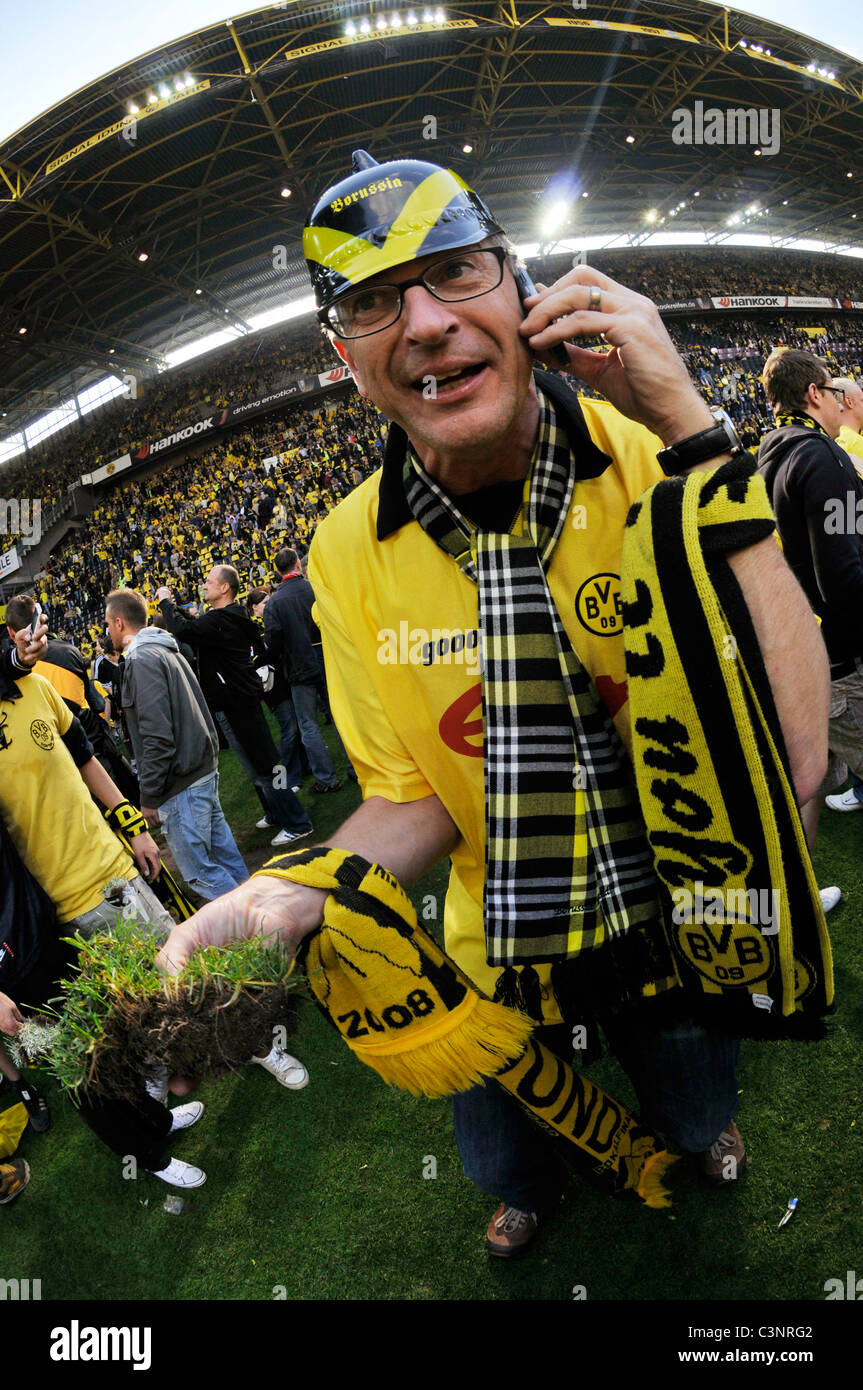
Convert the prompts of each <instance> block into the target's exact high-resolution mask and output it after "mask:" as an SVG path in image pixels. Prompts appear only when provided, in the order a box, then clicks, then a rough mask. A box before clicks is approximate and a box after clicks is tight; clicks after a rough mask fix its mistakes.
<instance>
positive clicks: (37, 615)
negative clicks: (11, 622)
mask: <svg viewBox="0 0 863 1390" xmlns="http://www.w3.org/2000/svg"><path fill="white" fill-rule="evenodd" d="M41 618H42V608H41V606H40V604H38V603H37V604H36V607H35V608H34V610H33V617H32V619H31V621H30V624H29V626H28V627H22V629H21V631H20V632H16V633H15V636H16V637H26V638H27V641H28V642H29V641H30V638H31V637H32V636H33V632H34V629H35V628H37V627H38V626H39V622H40V620H41Z"/></svg>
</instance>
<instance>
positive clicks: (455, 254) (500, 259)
mask: <svg viewBox="0 0 863 1390" xmlns="http://www.w3.org/2000/svg"><path fill="white" fill-rule="evenodd" d="M477 252H479V253H481V254H482V255H487V254H488V255H492V256H494V257H495V259H496V260H497V263H498V279H497V283H496V284H494V285H489V287H488V289H486V290H479V291H478V292H477V293H476V294H466V295H465V296H464V297H463V298H461V299H454V298H449V299H444V298H443V297H442V296H441V295H439V294H436V293H435V291H434V290H433V289H432V287H431V285H428V284H426V279H425V277H426V276H427V275H428V274H429V273H430V272H431V271H433V270H435V269H437V267H438V266H441V265H446V263H447V261H456V260H458V259H459V257H460V256H463V255H467V254H469V253H470V254H476V253H477ZM507 263H510V264H514V263H515V257H514V256H513V254H512V252H511V251H507V250H506V249H505V248H504V247H503V246H473V247H470V248H467V247H464V248H462V250H461V251H459V250H455V251H452V252H450V253H449V254H448V255H446V256H441V257H440V259H439V260H436V261H432V263H431V265H427V266H426V268H425V270H424V271H423V273H422V275H415V276H414V277H413V279H412V280H402V281H401V282H400V283H398V284H396V283H394V282H392V281H390V282H387V283H385V284H382V285H375V286H374V288H375V289H378V290H398V292H399V311H398V313H397V314H396V316H395V318H394V319H391V320H390V322H389V323H385V324H384V325H383V327H382V328H371V329H369V331H368V333H355V334H352V335H350V336H349V337H346V336H345V334H344V333H342V332H341V331H340V330H339V329H338V328H336V326H335V324H334V323H333V322H332V320H331V319H330V318H329V315H330V313H332V311H333V310H337V309H338V307H339V304H341V303H343V302H344V300H345V299H347V298H348V295H347V294H345V295H342V297H341V299H337V300H335V302H334V303H332V304H328V305H327V307H326V308H325V309H319V310H318V313H317V319H318V323H319V324H320V325H321V327H322V328H328V329H329V330H330V331H331V332H332V333H335V335H336V337H337V338H341V339H342V341H343V342H346V343H354V342H356V341H357V340H358V339H359V338H372V337H374V335H375V333H385V332H386V330H387V329H388V328H392V326H393V324H394V323H398V321H399V319H400V318H401V316H402V310H403V309H404V307H405V290H409V289H412V288H413V286H414V285H422V287H423V289H425V290H428V292H429V294H430V295H431V296H432V297H433V298H434V299H436V300H437V301H438V303H439V304H466V303H467V301H468V300H469V299H481V298H482V296H483V295H484V294H491V292H492V290H496V289H499V288H500V285H501V283H502V281H503V268H504V265H506V264H507ZM354 293H356V294H360V293H362V286H361V285H358V286H357V288H356V290H352V291H351V294H354Z"/></svg>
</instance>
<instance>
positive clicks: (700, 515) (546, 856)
mask: <svg viewBox="0 0 863 1390" xmlns="http://www.w3.org/2000/svg"><path fill="white" fill-rule="evenodd" d="M539 402H540V419H539V430H538V436H537V446H536V449H535V451H534V456H533V459H532V461H531V470H530V474H529V478H528V480H527V484H526V490H525V507H524V521H523V525H522V528H521V531H520V532H519V529H518V527H516V531H515V532H514V533H513V534H503V533H499V532H490V531H483V530H480V529H478V528H477V527H476V526H475V525H474V524H473V523H472V522H470V521H469V519H468V518H466V517H464V516H463V515H462V514H461V512H460V511H459V510H458V508H457V506H456V504H455V503H454V501H453V499H452V498H450V497H448V496H447V494H446V493H445V492H443V491H442V489H441V488H440V487H439V486H438V484H437V483H436V482H435V480H434V479H433V478H430V477H429V476H428V474H426V473H425V471H424V470H423V469H422V467H421V465H420V464H419V462H418V460H417V459H416V458H415V457H414V456H413V455H412V454H411V453H410V451H409V452H408V454H407V456H406V459H405V466H404V485H405V495H406V498H407V500H408V503H409V505H410V508H411V510H412V512H413V514H414V517H415V518H416V520H417V522H418V524H419V525H420V526H421V527H422V529H423V530H424V531H425V532H426V533H427V535H428V536H429V537H430V539H431V540H433V541H434V543H435V544H436V545H437V546H439V547H440V549H442V550H443V551H444V552H445V553H446V554H448V555H450V556H451V557H452V559H453V560H454V562H455V563H456V564H458V565H459V567H460V568H461V570H462V571H463V573H464V574H465V575H466V576H467V577H468V578H470V579H471V580H472V581H473V582H474V583H476V585H477V590H478V624H479V629H480V634H481V641H482V657H483V665H482V700H483V715H484V721H485V759H484V770H485V809H486V864H485V886H484V899H483V915H484V923H485V933H486V949H487V958H488V961H489V963H490V964H492V965H500V966H503V967H504V969H503V971H502V973H501V975H500V976H499V977H498V985H497V990H496V994H495V997H496V998H499V999H502V1000H503V1001H505V1002H507V1003H509V1002H513V1003H520V1004H521V1005H523V1006H524V1007H526V1008H528V1009H529V1010H530V1011H531V1012H534V1010H533V1009H532V1008H531V1007H530V998H529V992H528V989H529V985H530V987H531V988H532V984H533V983H534V982H535V979H536V974H535V971H534V970H533V968H532V967H533V963H534V962H539V961H543V962H550V963H551V964H552V982H553V985H554V989H555V993H556V995H557V998H558V1000H559V1001H560V1003H561V1007H562V1008H563V1010H564V1012H565V1014H566V1015H567V1016H568V1017H574V1018H577V1019H578V1021H580V1022H590V1021H596V1020H597V1019H598V1020H600V1021H601V1020H602V1018H603V1016H607V1015H608V1014H609V1013H611V1012H620V1011H631V1010H633V1009H634V1008H636V1007H645V1008H648V1007H649V1008H650V1009H651V1010H652V1011H653V1012H654V1013H656V1011H657V1009H658V1010H659V1015H661V1016H664V1017H667V1018H671V1017H672V1016H673V1014H674V1013H675V1012H676V1014H677V1016H678V1017H679V1016H681V1015H682V1014H688V1015H694V1016H695V1017H696V1018H697V1019H699V1020H701V1021H704V1022H717V1023H719V1024H721V1025H722V1026H724V1027H725V1028H727V1029H728V1031H729V1032H731V1033H733V1034H736V1035H740V1036H756V1037H760V1036H766V1037H779V1036H800V1037H811V1036H818V1035H820V1032H821V1031H822V1025H821V1024H820V1023H819V1022H818V1020H819V1019H820V1017H821V1015H823V1013H824V1012H825V1010H826V1009H827V1007H828V1006H829V1004H830V1002H831V1000H832V981H831V963H830V949H829V943H828V940H827V934H826V927H825V923H824V917H823V913H822V911H821V905H820V901H819V899H818V894H817V890H816V887H815V880H814V876H813V873H812V867H811V864H810V861H809V854H808V850H807V848H806V844H805V840H804V837H803V831H802V827H801V824H800V818H799V815H798V812H797V807H796V803H795V800H794V794H793V788H792V786H791V780H790V774H789V767H788V759H787V755H786V753H785V748H784V744H783V739H782V731H781V728H780V726H779V721H778V718H777V716H776V711H775V706H774V703H773V699H772V695H771V692H770V686H769V681H768V679H767V676H766V673H765V670H764V666H763V661H762V658H761V653H760V649H759V646H758V642H757V639H756V637H755V634H754V631H753V629H752V625H751V622H750V619H749V614H748V610H747V609H746V606H745V603H744V602H743V599H742V596H741V594H740V591H739V588H738V586H737V584H736V581H735V579H734V576H733V573H732V571H731V569H730V567H729V565H728V561H727V558H726V557H727V555H728V553H729V552H730V551H733V550H737V549H743V548H745V547H747V546H750V545H754V544H756V543H757V542H758V541H759V540H762V539H764V538H766V537H768V536H770V534H771V533H772V532H773V530H774V524H775V523H774V519H773V514H772V511H771V509H770V506H769V503H768V500H767V494H766V490H765V487H764V482H763V480H762V479H761V478H760V476H759V475H757V474H756V473H755V464H754V460H753V459H752V458H751V456H750V455H748V454H747V455H744V456H742V457H741V458H739V459H736V460H732V461H731V462H730V463H727V464H724V465H721V466H720V467H718V468H717V469H716V470H714V472H712V473H706V472H695V473H693V474H691V475H690V476H688V477H686V478H669V479H665V480H663V481H662V482H660V483H657V484H655V485H654V486H653V487H652V488H651V489H649V490H648V491H647V492H646V493H645V494H644V496H643V497H642V498H641V499H640V501H639V502H637V503H636V504H635V506H634V507H633V508H632V510H631V512H630V516H629V518H628V521H627V528H626V532H625V535H624V545H623V558H622V579H621V597H622V602H623V624H624V646H625V651H626V663H627V674H628V679H629V701H630V719H631V723H632V727H633V754H634V763H635V780H636V781H637V790H636V787H635V786H634V785H633V769H632V766H631V765H630V763H629V760H628V758H627V757H626V754H625V751H624V750H623V747H622V745H621V742H620V739H619V737H618V735H617V732H616V730H615V728H614V725H613V723H612V722H611V720H610V718H609V716H608V714H607V711H606V710H605V707H604V705H602V702H601V701H600V700H599V698H598V696H597V693H596V690H595V688H594V686H593V684H592V682H591V681H590V679H589V677H588V675H587V673H586V672H585V670H584V668H583V666H582V664H581V662H580V661H579V659H578V656H577V655H576V653H575V652H574V650H573V648H572V645H571V643H570V641H569V638H568V635H567V633H566V631H565V629H564V627H563V624H562V622H561V620H560V616H559V614H558V613H557V611H556V609H555V605H554V602H553V600H552V597H551V594H550V592H549V588H548V584H547V581H546V570H547V568H548V565H549V563H550V560H551V557H552V554H553V551H554V546H555V543H556V541H557V538H558V536H559V535H560V531H561V528H562V526H563V524H564V522H565V519H566V515H567V512H568V508H569V501H570V498H571V495H572V488H573V481H574V475H573V470H572V460H571V457H570V451H569V443H568V438H567V436H566V434H565V432H564V431H563V430H562V429H561V427H560V425H559V423H558V421H557V419H556V416H555V412H554V409H553V407H552V405H551V403H550V402H549V401H548V399H547V398H546V397H545V396H544V395H543V394H542V393H541V392H540V393H539ZM662 774H667V775H662ZM673 890H680V896H678V897H672V891H673ZM792 930H793V932H794V938H793V940H792ZM798 948H799V949H798ZM515 966H521V967H522V969H521V972H520V973H518V972H517V971H516V970H515V968H514V967H515ZM534 992H535V991H534ZM720 1001H721V1006H720ZM659 1015H658V1016H659Z"/></svg>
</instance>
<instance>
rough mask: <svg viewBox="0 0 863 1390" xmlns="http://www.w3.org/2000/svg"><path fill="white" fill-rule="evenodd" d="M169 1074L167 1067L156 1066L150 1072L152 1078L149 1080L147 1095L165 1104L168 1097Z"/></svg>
mask: <svg viewBox="0 0 863 1390" xmlns="http://www.w3.org/2000/svg"><path fill="white" fill-rule="evenodd" d="M169 1075H170V1073H169V1071H168V1068H167V1067H155V1068H154V1069H153V1071H152V1072H151V1073H150V1080H149V1081H148V1082H147V1095H148V1096H149V1097H150V1099H151V1100H155V1101H156V1102H157V1103H158V1104H159V1105H164V1104H165V1102H166V1101H167V1099H168V1077H169Z"/></svg>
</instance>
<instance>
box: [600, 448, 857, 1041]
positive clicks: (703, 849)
mask: <svg viewBox="0 0 863 1390" xmlns="http://www.w3.org/2000/svg"><path fill="white" fill-rule="evenodd" d="M773 529H774V519H773V513H772V511H771V508H770V504H769V502H768V499H767V493H766V489H765V486H764V480H763V478H762V477H761V476H760V475H759V474H758V473H756V472H755V470H754V461H753V460H752V458H751V457H750V456H749V455H745V456H743V457H742V458H740V459H735V460H732V461H731V462H729V463H725V464H723V465H721V466H720V467H719V468H717V469H716V470H715V471H714V472H712V473H706V472H695V473H692V474H690V475H689V476H687V477H685V478H669V479H665V480H664V481H662V482H659V483H657V484H655V485H654V486H653V487H652V488H650V489H648V491H647V492H646V493H645V494H644V496H643V497H641V498H640V499H639V501H638V502H636V504H635V505H634V506H633V507H632V509H631V511H630V514H629V517H628V519H627V529H626V533H625V536H624V545H623V566H622V598H623V617H624V639H625V648H626V669H627V676H628V680H629V702H630V717H631V721H632V730H633V756H634V761H635V768H636V775H637V778H638V790H639V797H640V800H641V808H642V812H643V815H644V819H645V823H646V825H647V835H648V839H649V841H650V845H651V848H652V849H653V854H654V859H655V864H656V872H657V875H658V878H659V880H660V882H661V884H662V893H663V897H664V908H665V912H664V916H665V921H666V926H667V929H668V932H669V939H670V942H671V945H672V948H673V951H674V955H675V960H676V962H677V968H678V973H679V977H680V981H681V984H682V985H683V986H684V988H685V990H686V993H687V995H688V996H689V998H690V999H691V1001H692V1005H693V1011H694V1012H695V1014H696V1016H697V1017H699V1018H700V1019H701V1020H703V1021H705V1022H709V1021H711V1020H712V1021H715V1022H717V1023H720V1024H721V1025H722V1026H723V1027H725V1028H726V1029H727V1030H728V1031H730V1032H737V1033H738V1034H739V1035H741V1036H755V1037H785V1036H791V1037H812V1036H819V1035H820V1033H821V1031H823V1025H820V1024H819V1020H820V1018H821V1016H822V1015H823V1014H824V1013H825V1012H826V1010H827V1009H828V1008H829V1006H830V1004H831V1002H832V998H833V984H832V963H831V956H830V944H829V940H828V936H827V929H826V924H825V921H824V914H823V912H822V910H821V903H820V900H819V897H818V889H817V885H816V882H815V877H814V874H813V871H812V865H811V862H810V859H809V853H808V850H807V847H806V842H805V838H804V834H803V829H802V826H801V823H800V816H799V813H798V810H797V804H796V800H795V796H794V789H793V786H792V783H791V776H790V770H789V763H788V757H787V753H786V750H785V746H784V742H783V738H782V730H781V727H780V724H779V720H778V717H777V714H776V708H775V705H774V702H773V698H772V695H771V691H770V684H769V680H768V678H767V673H766V671H765V669H764V664H763V660H762V657H761V651H760V648H759V645H758V641H757V639H756V636H755V633H754V630H753V628H752V623H751V620H750V617H749V612H748V609H747V607H746V604H745V602H744V600H743V596H742V594H741V591H740V589H739V586H738V584H737V581H736V580H735V578H734V574H733V572H732V570H731V568H730V566H729V564H728V559H727V557H728V554H729V553H730V552H732V551H735V550H740V549H744V548H745V547H747V546H750V545H753V544H755V543H756V542H757V541H759V540H761V539H763V538H765V537H767V536H770V535H771V533H772V532H773Z"/></svg>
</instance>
